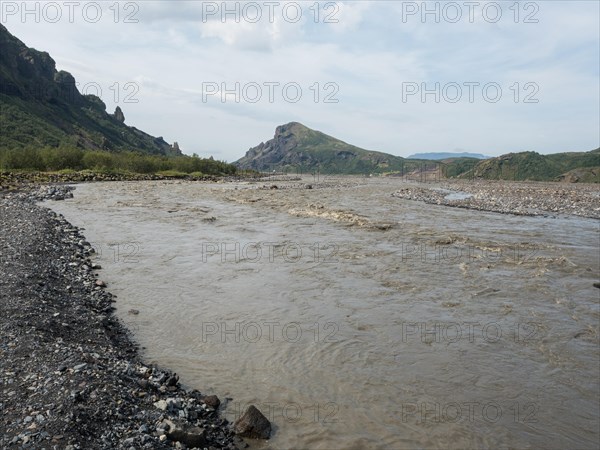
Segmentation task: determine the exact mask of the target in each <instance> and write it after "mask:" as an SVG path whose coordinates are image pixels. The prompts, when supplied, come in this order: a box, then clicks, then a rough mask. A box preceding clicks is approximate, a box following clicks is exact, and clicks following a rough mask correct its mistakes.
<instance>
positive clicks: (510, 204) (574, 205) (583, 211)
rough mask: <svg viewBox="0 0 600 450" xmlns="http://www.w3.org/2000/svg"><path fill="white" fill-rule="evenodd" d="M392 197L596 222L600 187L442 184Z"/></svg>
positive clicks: (599, 211) (482, 182)
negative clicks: (565, 216)
mask: <svg viewBox="0 0 600 450" xmlns="http://www.w3.org/2000/svg"><path fill="white" fill-rule="evenodd" d="M393 196H394V197H398V198H403V199H407V200H417V201H422V202H425V203H430V204H434V205H445V206H453V207H458V208H469V209H477V210H481V211H493V212H499V213H504V214H516V215H528V216H539V215H543V216H556V215H574V216H581V217H590V218H595V219H600V186H599V185H597V184H565V183H543V182H512V181H485V180H476V181H445V182H442V183H435V184H431V185H428V184H427V183H422V184H419V185H409V186H407V187H404V188H402V189H400V190H398V191H397V192H395V193H394V194H393Z"/></svg>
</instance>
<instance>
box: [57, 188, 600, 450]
mask: <svg viewBox="0 0 600 450" xmlns="http://www.w3.org/2000/svg"><path fill="white" fill-rule="evenodd" d="M404 186H405V182H404V181H402V180H394V179H383V178H372V179H371V178H350V177H340V178H327V179H314V178H313V177H306V179H304V180H300V181H297V182H289V183H277V182H269V183H264V182H243V181H240V182H237V183H235V182H234V183H194V182H185V181H145V182H113V183H95V184H82V185H77V188H76V190H75V191H74V198H73V199H69V200H65V201H64V202H53V203H52V204H49V205H48V206H51V207H52V208H53V209H54V210H55V211H57V212H59V213H61V214H63V215H64V216H65V218H66V219H67V220H69V221H70V222H71V223H73V224H74V225H76V226H79V227H83V228H85V231H84V234H85V236H86V238H87V239H88V240H89V241H90V242H91V243H92V245H93V246H94V248H95V249H96V252H97V256H96V262H97V263H98V264H100V265H101V266H102V271H101V272H102V275H101V276H102V279H103V280H104V281H106V282H107V284H108V289H109V290H110V291H111V292H112V293H113V294H116V295H117V302H116V304H115V306H116V307H117V314H118V316H119V317H120V319H121V320H122V321H124V322H125V323H126V324H127V325H128V326H129V327H130V328H131V329H132V330H133V332H134V335H135V338H136V340H137V341H138V342H139V343H140V345H142V346H143V347H144V349H143V351H142V354H143V357H144V358H145V359H146V360H148V361H150V362H153V363H156V364H159V365H161V366H165V367H169V368H170V369H172V370H174V371H175V372H177V373H178V374H179V375H180V376H181V381H182V382H183V383H184V384H186V385H187V386H189V387H190V388H197V389H200V390H202V392H205V393H214V394H217V395H218V396H219V397H220V398H221V399H222V400H223V402H224V404H225V405H224V406H222V408H224V411H225V417H227V418H229V419H230V420H232V421H233V420H235V419H236V418H237V417H238V416H239V414H240V413H241V412H243V410H244V409H245V407H246V406H247V405H248V404H254V405H256V406H257V407H258V408H259V409H260V410H261V411H262V412H263V413H264V414H265V416H267V418H269V419H270V420H271V422H272V423H273V435H272V438H271V440H269V441H267V442H255V443H253V446H254V447H256V448H265V449H271V448H272V449H288V448H290V449H291V448H295V449H299V448H302V449H353V448H355V449H364V448H369V449H379V448H394V449H396V448H398V449H400V448H475V447H477V448H482V447H486V448H498V447H513V448H597V446H598V443H599V439H600V437H599V434H598V433H599V431H598V421H599V420H600V411H599V406H598V405H599V400H600V394H599V387H598V382H597V380H598V377H599V375H600V373H599V367H598V360H599V358H600V346H599V328H598V323H599V319H600V310H599V293H600V291H599V290H598V289H597V288H594V287H593V283H594V282H597V281H598V279H597V277H598V271H599V268H600V260H599V258H600V257H599V252H598V248H599V239H600V228H599V225H600V221H598V220H597V219H592V218H585V217H575V216H567V215H559V216H553V217H543V216H538V217H529V216H515V215H506V214H499V213H494V212H483V211H475V210H469V209H459V208H450V207H447V206H443V205H440V206H438V205H430V204H425V203H421V202H416V201H412V200H407V199H402V198H397V197H394V196H393V195H392V194H393V193H395V192H397V191H399V190H400V189H402V188H403V187H404ZM227 398H229V399H230V400H226V399H227Z"/></svg>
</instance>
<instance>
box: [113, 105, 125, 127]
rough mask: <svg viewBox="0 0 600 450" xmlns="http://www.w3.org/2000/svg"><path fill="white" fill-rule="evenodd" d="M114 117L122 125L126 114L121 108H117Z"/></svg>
mask: <svg viewBox="0 0 600 450" xmlns="http://www.w3.org/2000/svg"><path fill="white" fill-rule="evenodd" d="M113 117H114V118H115V119H117V120H118V121H119V122H121V123H124V122H125V114H123V111H122V110H121V107H120V106H117V107H116V108H115V113H114V114H113Z"/></svg>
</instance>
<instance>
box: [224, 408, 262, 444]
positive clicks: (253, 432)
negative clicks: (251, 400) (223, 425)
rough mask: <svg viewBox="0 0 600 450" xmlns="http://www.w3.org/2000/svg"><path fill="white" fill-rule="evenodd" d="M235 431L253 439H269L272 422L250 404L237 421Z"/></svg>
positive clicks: (234, 425) (234, 426)
mask: <svg viewBox="0 0 600 450" xmlns="http://www.w3.org/2000/svg"><path fill="white" fill-rule="evenodd" d="M233 431H235V433H236V434H238V435H240V436H242V437H247V438H251V439H269V436H270V435H271V422H269V420H268V419H267V418H266V417H265V416H264V415H263V414H262V413H261V412H260V411H259V410H258V408H256V407H255V406H254V405H250V406H249V407H248V409H247V410H246V412H245V413H244V414H243V415H242V417H240V418H239V419H238V420H236V421H235V423H234V424H233Z"/></svg>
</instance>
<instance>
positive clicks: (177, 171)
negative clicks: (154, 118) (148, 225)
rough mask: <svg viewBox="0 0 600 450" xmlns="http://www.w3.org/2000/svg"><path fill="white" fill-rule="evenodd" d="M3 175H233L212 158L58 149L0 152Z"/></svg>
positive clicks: (226, 164) (28, 148)
mask: <svg viewBox="0 0 600 450" xmlns="http://www.w3.org/2000/svg"><path fill="white" fill-rule="evenodd" d="M0 170H3V171H42V172H44V171H47V172H57V171H82V170H92V171H95V172H100V173H124V172H125V173H135V174H160V175H165V176H169V177H178V176H186V175H190V174H193V175H194V176H201V175H233V174H235V173H236V167H235V166H233V165H231V164H228V163H226V162H223V161H216V160H213V159H212V158H209V159H207V158H200V157H198V156H197V155H193V156H186V155H182V156H164V155H148V154H143V153H137V152H115V153H113V152H108V151H101V150H82V149H79V148H74V147H68V146H61V147H58V148H52V147H44V148H35V147H26V148H19V149H0Z"/></svg>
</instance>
